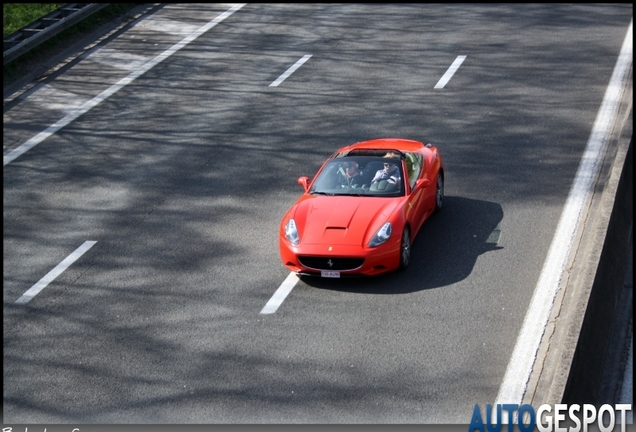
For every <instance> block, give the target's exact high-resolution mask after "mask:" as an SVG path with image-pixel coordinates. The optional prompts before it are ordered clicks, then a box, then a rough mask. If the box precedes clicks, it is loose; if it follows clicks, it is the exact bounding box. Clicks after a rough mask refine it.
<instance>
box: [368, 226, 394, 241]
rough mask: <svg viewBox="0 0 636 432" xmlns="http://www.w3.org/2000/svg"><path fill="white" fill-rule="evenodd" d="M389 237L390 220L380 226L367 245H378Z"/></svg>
mask: <svg viewBox="0 0 636 432" xmlns="http://www.w3.org/2000/svg"><path fill="white" fill-rule="evenodd" d="M390 237H391V222H387V223H385V224H384V225H382V226H381V227H380V229H379V230H378V232H376V233H375V235H374V236H373V238H372V239H371V241H370V242H369V247H376V246H380V245H381V244H382V243H384V242H385V241H387V240H388V239H389V238H390Z"/></svg>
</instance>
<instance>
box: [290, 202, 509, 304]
mask: <svg viewBox="0 0 636 432" xmlns="http://www.w3.org/2000/svg"><path fill="white" fill-rule="evenodd" d="M502 219H503V210H502V208H501V205H499V204H497V203H493V202H488V201H481V200H475V199H470V198H464V197H454V196H446V197H445V198H444V208H443V209H442V210H441V211H440V212H439V213H437V214H434V215H433V216H431V217H430V218H429V220H428V221H426V222H425V223H424V225H423V226H422V228H421V229H420V232H419V233H418V235H417V237H416V239H415V241H414V243H413V246H412V250H411V263H410V265H409V267H408V269H407V270H405V271H395V272H391V273H387V274H384V275H378V276H374V277H358V278H342V279H325V278H320V277H309V276H303V277H301V280H302V281H303V282H304V283H305V284H307V285H309V286H311V287H314V288H320V289H328V290H336V291H345V292H353V293H364V294H406V293H411V292H416V291H421V290H426V289H431V288H439V287H444V286H447V285H451V284H453V283H456V282H459V281H461V280H463V279H465V278H467V277H468V276H469V275H470V273H471V272H472V270H473V267H474V265H475V262H476V261H477V258H478V257H479V255H481V254H483V253H486V252H491V251H496V250H499V249H502V247H500V246H498V245H497V241H498V240H499V233H500V222H501V221H502Z"/></svg>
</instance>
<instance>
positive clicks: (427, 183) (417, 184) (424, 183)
mask: <svg viewBox="0 0 636 432" xmlns="http://www.w3.org/2000/svg"><path fill="white" fill-rule="evenodd" d="M430 185H431V181H430V180H429V179H427V178H425V179H419V180H418V181H416V182H415V187H414V188H413V190H415V189H419V188H421V187H424V188H427V187H429V186H430Z"/></svg>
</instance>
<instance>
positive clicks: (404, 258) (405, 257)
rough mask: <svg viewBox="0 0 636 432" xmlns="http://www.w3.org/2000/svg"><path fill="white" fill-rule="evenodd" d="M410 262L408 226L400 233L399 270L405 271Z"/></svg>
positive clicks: (409, 231)
mask: <svg viewBox="0 0 636 432" xmlns="http://www.w3.org/2000/svg"><path fill="white" fill-rule="evenodd" d="M410 262H411V230H410V229H409V227H408V225H407V226H405V227H404V231H402V240H401V241H400V267H399V269H400V270H406V268H407V267H408V266H409V263H410Z"/></svg>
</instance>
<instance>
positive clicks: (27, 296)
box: [15, 241, 97, 304]
mask: <svg viewBox="0 0 636 432" xmlns="http://www.w3.org/2000/svg"><path fill="white" fill-rule="evenodd" d="M95 243H97V242H96V241H85V242H84V243H83V244H82V245H81V246H80V247H78V248H77V249H75V251H74V252H73V253H72V254H70V255H69V256H67V257H66V258H65V259H64V261H62V262H61V263H59V264H58V265H57V266H56V267H55V268H54V269H53V270H51V271H50V272H48V273H47V274H46V276H44V277H43V278H42V279H40V280H39V281H38V283H36V284H35V285H33V286H32V287H31V288H29V289H28V290H27V292H25V293H24V294H22V296H21V297H20V298H19V299H17V300H16V301H15V303H16V304H27V303H28V302H30V301H31V299H32V298H33V297H35V296H36V295H38V293H39V292H40V291H42V290H43V289H44V288H46V287H47V286H48V284H50V283H51V282H53V281H54V280H55V278H56V277H58V276H59V275H61V274H62V273H63V272H64V270H66V269H67V268H69V267H70V266H71V264H73V263H74V262H75V261H77V260H78V259H79V258H80V257H81V256H82V255H84V254H85V253H86V251H88V250H89V249H90V248H92V247H93V245H94V244H95Z"/></svg>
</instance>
